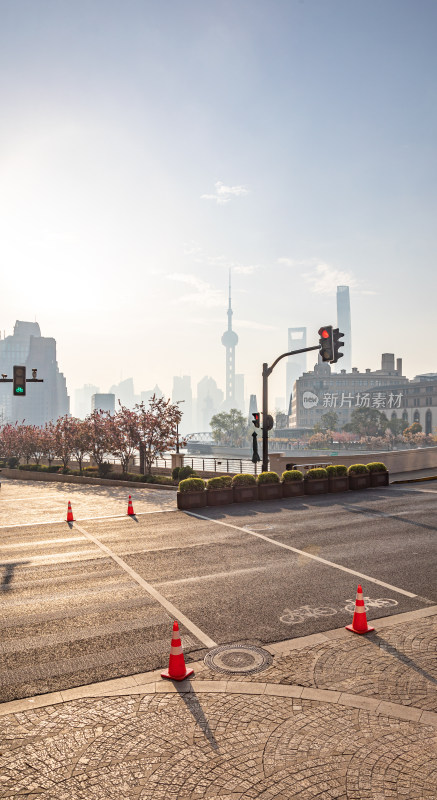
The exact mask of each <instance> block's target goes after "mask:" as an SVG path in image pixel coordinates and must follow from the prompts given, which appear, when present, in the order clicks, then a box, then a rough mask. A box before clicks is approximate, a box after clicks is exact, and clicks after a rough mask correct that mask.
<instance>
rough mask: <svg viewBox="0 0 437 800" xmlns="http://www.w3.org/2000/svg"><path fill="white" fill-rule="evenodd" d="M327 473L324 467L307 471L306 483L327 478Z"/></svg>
mask: <svg viewBox="0 0 437 800" xmlns="http://www.w3.org/2000/svg"><path fill="white" fill-rule="evenodd" d="M327 477H328V473H327V471H326V469H325V468H324V467H314V469H309V470H308V472H307V474H306V475H305V478H306V480H307V481H316V480H319V479H320V478H327Z"/></svg>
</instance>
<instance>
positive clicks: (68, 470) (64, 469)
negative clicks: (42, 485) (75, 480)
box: [58, 467, 71, 475]
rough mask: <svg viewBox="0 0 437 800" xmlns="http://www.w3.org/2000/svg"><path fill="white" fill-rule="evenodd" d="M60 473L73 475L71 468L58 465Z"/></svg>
mask: <svg viewBox="0 0 437 800" xmlns="http://www.w3.org/2000/svg"><path fill="white" fill-rule="evenodd" d="M58 475H71V470H70V469H68V467H58Z"/></svg>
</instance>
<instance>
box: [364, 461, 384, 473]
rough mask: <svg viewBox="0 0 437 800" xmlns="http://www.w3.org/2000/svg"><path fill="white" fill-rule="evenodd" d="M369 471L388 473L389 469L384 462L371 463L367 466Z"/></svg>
mask: <svg viewBox="0 0 437 800" xmlns="http://www.w3.org/2000/svg"><path fill="white" fill-rule="evenodd" d="M367 469H368V470H369V472H387V467H386V466H385V464H383V463H382V461H371V462H370V464H367Z"/></svg>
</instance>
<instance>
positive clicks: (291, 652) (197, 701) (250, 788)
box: [0, 607, 437, 800]
mask: <svg viewBox="0 0 437 800" xmlns="http://www.w3.org/2000/svg"><path fill="white" fill-rule="evenodd" d="M436 644H437V608H436V607H431V608H428V609H425V610H423V611H418V612H411V613H409V614H401V615H398V616H397V617H391V618H385V619H380V620H378V621H377V630H376V631H375V633H374V634H369V635H367V636H365V637H360V636H356V635H353V634H350V633H348V632H346V631H344V630H334V631H330V632H327V633H324V634H316V635H314V636H310V637H306V638H302V639H300V640H299V639H294V640H291V641H289V642H282V643H280V644H278V645H272V646H270V647H268V648H266V649H268V650H270V652H271V653H272V654H273V656H274V658H273V663H272V664H271V665H270V666H268V667H267V668H266V669H265V670H263V671H262V672H258V673H256V674H253V675H247V674H246V675H232V676H229V675H224V674H223V673H217V672H214V671H213V670H211V669H208V668H206V667H205V665H204V664H203V662H199V663H197V664H194V665H191V666H194V668H195V675H194V678H193V680H191V681H184V682H182V683H179V684H176V683H175V684H173V683H171V682H168V681H163V680H162V679H160V674H159V672H155V673H147V674H142V675H135V676H132V677H131V678H121V679H117V680H113V681H107V682H106V683H104V684H94V685H92V686H85V687H79V688H77V689H71V690H68V691H65V692H56V693H53V694H52V695H45V696H43V695H42V696H39V697H36V698H31V699H24V700H18V701H13V702H11V703H5V704H3V706H0V714H1V716H0V729H1V744H0V750H1V756H0V776H1V777H0V781H1V783H0V786H1V788H0V797H1V798H14V800H18V798H25V797H26V798H29V800H37V799H38V800H121V798H123V800H130V798H132V799H135V800H172V799H173V798H175V799H176V798H177V800H203V798H205V800H206V798H208V800H255V798H262V800H285V798H287V800H288V798H299V800H310V798H341V799H342V800H387V799H388V798H393V800H394V798H405V800H435V798H436V797H437V663H436V653H437V647H436Z"/></svg>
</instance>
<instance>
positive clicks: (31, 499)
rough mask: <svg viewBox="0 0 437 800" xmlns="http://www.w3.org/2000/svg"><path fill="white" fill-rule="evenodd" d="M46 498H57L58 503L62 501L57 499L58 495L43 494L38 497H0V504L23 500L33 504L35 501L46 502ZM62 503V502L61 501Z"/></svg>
mask: <svg viewBox="0 0 437 800" xmlns="http://www.w3.org/2000/svg"><path fill="white" fill-rule="evenodd" d="M48 497H57V498H58V500H59V501H61V499H62V498H60V497H59V494H45V495H40V496H39V497H38V496H37V497H35V495H30V494H26V495H25V496H24V497H0V503H18V502H19V501H20V502H22V501H23V500H29V502H30V503H34V502H35V501H36V500H47V498H48ZM62 502H64V500H63V499H62Z"/></svg>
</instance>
